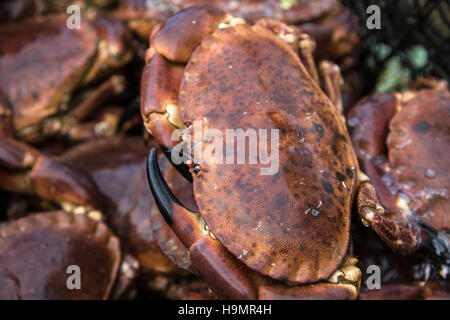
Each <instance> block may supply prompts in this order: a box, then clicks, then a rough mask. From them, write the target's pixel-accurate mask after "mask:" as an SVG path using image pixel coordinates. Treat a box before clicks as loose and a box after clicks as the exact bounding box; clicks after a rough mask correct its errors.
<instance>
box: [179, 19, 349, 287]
mask: <svg viewBox="0 0 450 320" xmlns="http://www.w3.org/2000/svg"><path fill="white" fill-rule="evenodd" d="M179 103H180V110H181V112H182V116H183V120H184V121H188V122H189V121H194V120H201V121H203V129H204V130H206V129H207V128H215V129H218V130H221V131H222V133H223V136H224V137H225V129H238V128H242V129H244V130H247V129H250V128H252V129H256V130H258V129H278V130H279V136H280V143H279V152H280V157H279V158H280V159H279V171H278V173H276V174H275V175H265V176H263V175H260V168H262V167H267V166H268V165H261V164H257V165H242V164H240V165H236V164H234V165H220V164H215V165H209V164H208V165H207V164H205V163H203V164H202V168H201V172H200V173H199V174H198V175H196V176H195V177H194V195H195V198H196V201H197V205H198V207H199V209H200V212H201V214H202V216H203V217H204V219H205V220H206V222H207V224H208V226H209V228H210V229H211V231H212V233H213V234H214V235H215V236H216V237H217V238H218V239H219V241H220V242H222V244H224V245H225V246H226V247H227V248H228V249H229V250H230V251H231V252H232V253H233V254H234V256H236V257H237V258H239V259H240V260H242V261H243V262H244V263H245V264H247V265H248V266H249V267H250V268H252V269H254V270H256V271H258V272H259V273H261V274H265V275H268V276H270V277H272V278H275V279H280V280H289V281H292V282H298V283H312V282H316V281H318V280H322V279H326V278H328V277H329V276H330V274H331V273H332V272H333V271H335V270H336V268H337V267H338V265H339V264H340V263H341V261H342V259H343V257H344V256H345V254H346V252H347V248H348V244H349V226H350V212H351V207H352V202H353V195H354V191H355V187H356V178H357V175H358V165H357V160H356V157H355V154H354V151H353V149H352V147H351V142H350V140H349V137H348V134H347V131H346V128H345V125H344V123H343V122H342V120H341V118H340V116H339V115H338V114H337V112H336V110H335V108H334V106H333V105H332V104H331V102H330V100H329V99H328V98H327V97H326V96H325V94H324V93H323V92H322V91H321V90H320V88H319V87H318V86H317V85H316V83H314V82H313V80H312V79H311V77H310V76H309V75H308V74H307V71H306V70H305V68H304V66H303V65H302V64H301V62H300V60H299V58H298V56H297V55H296V54H295V52H294V51H293V50H292V49H291V48H290V47H289V45H287V44H286V43H285V42H283V41H282V40H281V39H280V38H278V37H276V36H275V35H274V34H273V33H271V32H270V31H268V30H266V29H264V28H262V27H258V26H257V25H255V26H253V27H251V26H249V25H236V26H234V27H230V28H225V29H218V30H216V31H215V32H214V33H213V34H212V35H210V36H208V37H206V38H205V39H204V40H203V42H202V44H201V45H200V46H199V47H198V48H197V49H196V51H195V52H194V53H193V55H192V58H191V60H190V61H189V63H188V65H187V66H186V69H185V74H184V78H183V80H182V83H181V87H180V96H179ZM260 147H261V145H260ZM203 148H204V149H205V148H207V145H205V144H204V147H203ZM246 148H247V152H246V153H247V154H248V145H247V147H246ZM204 160H205V159H204Z"/></svg>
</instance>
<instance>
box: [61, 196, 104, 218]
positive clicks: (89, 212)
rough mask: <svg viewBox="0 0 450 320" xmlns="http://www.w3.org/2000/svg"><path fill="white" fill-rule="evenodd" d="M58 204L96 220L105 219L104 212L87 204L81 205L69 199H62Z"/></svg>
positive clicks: (64, 208) (67, 210)
mask: <svg viewBox="0 0 450 320" xmlns="http://www.w3.org/2000/svg"><path fill="white" fill-rule="evenodd" d="M58 204H59V206H60V207H61V208H62V209H63V210H64V211H66V212H69V213H74V214H83V215H86V216H88V217H89V218H91V219H93V220H95V221H102V220H103V214H102V213H101V212H100V211H98V210H95V209H92V208H89V207H87V206H83V205H79V204H76V203H72V202H68V201H61V202H59V203H58Z"/></svg>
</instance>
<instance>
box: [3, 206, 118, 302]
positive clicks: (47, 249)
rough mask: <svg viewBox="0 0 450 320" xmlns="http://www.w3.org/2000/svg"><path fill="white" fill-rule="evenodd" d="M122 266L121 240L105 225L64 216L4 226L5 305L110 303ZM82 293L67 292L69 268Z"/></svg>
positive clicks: (58, 214)
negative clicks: (37, 301) (73, 268)
mask: <svg viewBox="0 0 450 320" xmlns="http://www.w3.org/2000/svg"><path fill="white" fill-rule="evenodd" d="M119 263H120V246H119V241H118V239H117V238H116V237H115V236H114V235H113V234H112V233H111V232H110V231H109V229H108V228H107V226H106V225H105V224H103V223H101V222H97V221H94V220H92V219H90V218H88V217H87V216H85V215H76V214H71V213H66V212H63V211H55V212H49V213H39V214H34V215H31V216H28V217H25V218H22V219H19V220H16V221H14V222H10V223H6V224H3V225H1V226H0V297H1V299H106V298H108V296H109V293H110V291H111V288H112V286H113V283H114V280H115V279H116V275H117V272H118V268H119ZM70 265H77V266H79V267H80V271H81V289H80V290H70V289H69V288H68V286H67V282H68V277H69V276H70V275H71V274H70V273H67V268H68V267H69V266H70Z"/></svg>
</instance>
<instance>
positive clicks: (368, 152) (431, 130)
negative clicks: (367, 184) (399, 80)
mask: <svg viewBox="0 0 450 320" xmlns="http://www.w3.org/2000/svg"><path fill="white" fill-rule="evenodd" d="M449 116H450V92H449V91H448V89H445V88H444V89H442V90H434V89H433V90H432V89H424V90H420V91H411V92H405V93H402V94H382V95H373V96H370V97H368V98H365V99H363V100H362V101H361V102H360V103H358V104H357V105H355V106H354V108H353V109H352V110H351V112H349V114H348V124H349V126H350V128H351V129H352V139H353V143H354V145H355V149H356V151H357V153H358V157H359V159H360V161H361V163H362V167H363V170H364V171H365V172H366V173H367V174H368V175H369V177H370V178H371V180H372V182H373V183H374V186H375V189H376V191H377V194H378V197H379V198H380V201H381V204H382V205H383V207H384V208H386V209H387V211H388V212H389V214H391V215H393V216H395V217H396V218H397V219H398V220H400V221H403V222H409V223H414V219H412V217H414V215H412V213H413V212H414V213H416V214H418V215H419V216H420V217H421V219H422V220H423V221H425V222H426V223H428V224H429V225H430V226H431V227H433V228H434V229H435V230H437V231H441V230H445V229H449V228H450V216H449V215H448V212H449V210H450V201H449V199H448V189H449V187H450V178H449V176H448V171H449V170H450V165H449V163H448V161H447V158H446V154H448V149H449V147H450V129H449V126H448V121H447V119H448V117H449ZM375 121H376V122H377V126H374V125H373V122H375ZM377 159H386V160H385V161H383V160H382V161H381V166H382V168H379V169H377V170H378V172H381V175H380V173H376V172H377V171H374V169H373V168H374V167H376V166H374V163H375V164H376V161H377ZM382 176H383V178H382V180H381V178H380V177H382ZM388 180H389V181H390V183H389V184H388V185H386V184H385V181H388ZM382 181H384V182H382ZM400 196H401V198H400ZM401 199H406V201H399V200H401Z"/></svg>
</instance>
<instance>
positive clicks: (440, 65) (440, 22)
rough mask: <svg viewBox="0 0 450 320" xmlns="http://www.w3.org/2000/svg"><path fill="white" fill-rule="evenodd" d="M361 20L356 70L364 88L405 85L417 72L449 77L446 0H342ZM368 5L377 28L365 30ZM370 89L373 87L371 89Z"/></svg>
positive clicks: (396, 88)
mask: <svg viewBox="0 0 450 320" xmlns="http://www.w3.org/2000/svg"><path fill="white" fill-rule="evenodd" d="M343 3H344V5H346V6H348V7H351V8H353V10H355V12H356V13H357V14H358V15H359V17H360V21H361V35H362V39H363V41H362V42H363V43H362V47H361V56H360V59H361V60H360V64H359V68H358V71H359V75H360V77H361V78H362V79H361V81H362V84H363V86H364V90H363V91H365V92H368V91H375V92H390V91H399V90H404V89H406V88H407V87H408V85H409V84H410V83H411V82H412V81H413V80H414V79H417V78H418V77H429V76H434V77H438V78H443V79H446V80H447V82H449V81H450V41H449V38H450V0H398V1H392V0H378V1H377V0H343ZM370 5H377V6H379V8H380V9H381V10H380V11H381V28H380V29H372V30H369V29H368V28H367V26H366V22H367V19H368V17H369V16H371V13H369V14H368V13H367V8H368V7H369V6H370ZM372 89H373V90H372Z"/></svg>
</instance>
